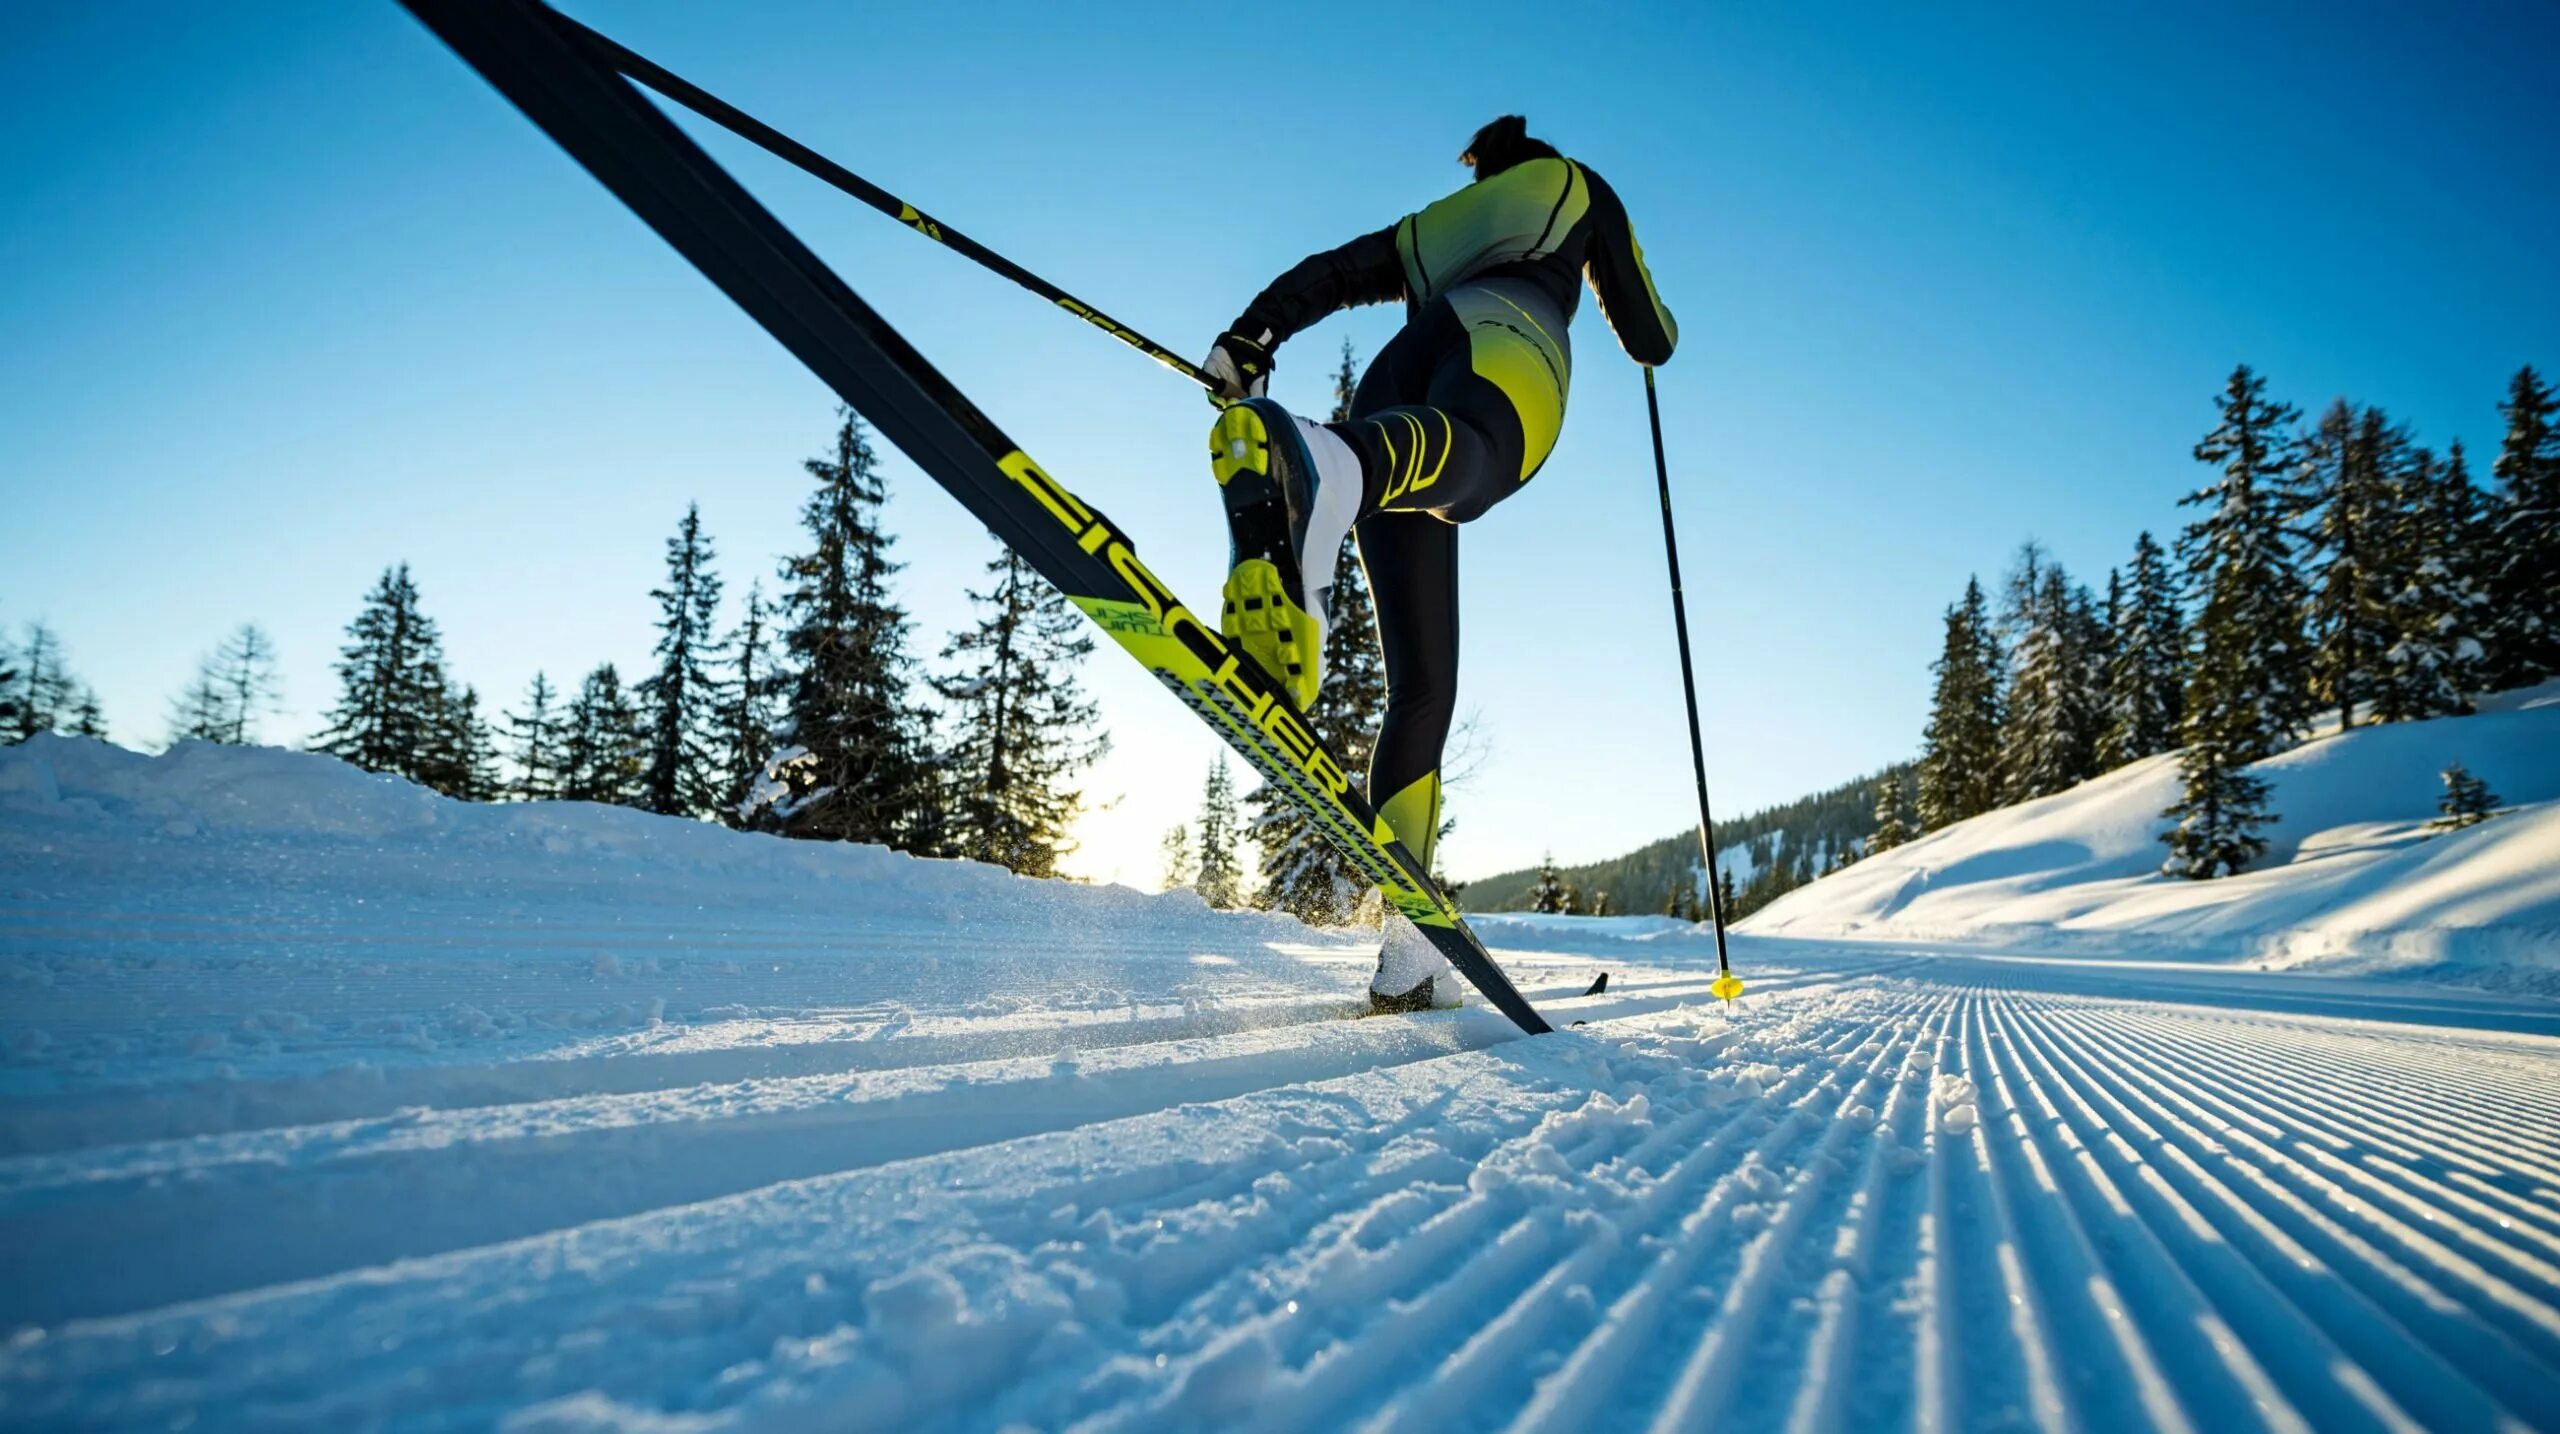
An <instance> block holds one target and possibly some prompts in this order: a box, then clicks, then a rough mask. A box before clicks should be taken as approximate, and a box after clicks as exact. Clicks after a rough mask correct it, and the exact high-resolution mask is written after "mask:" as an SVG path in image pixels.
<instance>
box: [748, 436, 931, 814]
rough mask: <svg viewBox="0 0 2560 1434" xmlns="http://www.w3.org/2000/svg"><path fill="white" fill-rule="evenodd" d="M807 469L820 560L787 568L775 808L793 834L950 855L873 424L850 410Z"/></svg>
mask: <svg viewBox="0 0 2560 1434" xmlns="http://www.w3.org/2000/svg"><path fill="white" fill-rule="evenodd" d="M806 467H807V469H808V471H809V476H810V477H812V478H815V479H817V480H818V491H817V492H816V493H814V494H812V495H811V496H810V498H809V502H808V505H807V506H806V507H805V508H803V509H802V510H801V523H802V525H803V526H805V527H806V528H807V529H808V530H809V536H810V538H811V539H812V540H813V546H812V548H811V550H810V551H809V552H808V553H806V554H804V555H802V556H800V557H796V558H792V559H790V560H789V561H787V562H785V563H784V564H783V567H782V574H783V577H784V578H785V579H786V580H787V581H788V583H789V587H788V588H786V589H785V591H784V593H783V596H782V611H783V614H784V616H785V617H786V618H788V620H789V624H790V625H789V628H788V630H787V632H786V633H785V636H784V645H785V648H786V650H788V651H789V653H790V654H791V659H792V661H793V663H794V664H795V667H796V670H795V672H794V675H793V682H792V688H791V696H790V706H789V716H788V718H787V731H785V732H783V733H780V734H777V736H778V738H779V740H782V741H784V742H785V743H787V744H788V745H789V746H790V747H792V748H794V749H797V754H798V755H797V758H796V760H794V761H793V762H791V763H789V764H788V765H787V766H786V767H784V769H783V770H782V771H781V772H780V773H779V775H780V776H781V778H782V780H783V781H784V782H785V784H786V785H787V786H788V789H789V792H788V795H787V796H785V797H783V798H782V799H780V800H779V801H777V802H776V803H774V804H773V808H772V810H773V811H774V814H775V815H776V817H778V818H779V820H780V823H781V830H782V833H783V835H785V836H792V837H806V838H814V839H818V840H829V841H865V842H878V843H880V844H882V845H885V846H892V847H896V848H898V849H900V850H902V851H912V852H917V853H920V854H926V855H939V854H941V852H942V851H943V850H944V846H945V833H944V830H943V826H944V811H943V793H942V789H941V784H940V782H939V781H938V779H937V776H936V773H935V771H934V768H933V763H932V760H931V745H930V738H931V732H930V726H929V719H928V717H927V716H926V714H925V712H924V711H923V709H922V708H920V707H919V706H917V704H916V702H915V700H914V697H913V696H912V694H911V692H910V681H911V673H912V670H913V667H914V662H913V659H911V658H910V657H909V656H908V655H907V629H908V622H907V615H906V612H905V610H904V609H902V608H900V607H899V606H898V605H897V604H896V603H895V602H893V601H891V599H890V596H889V577H890V575H891V574H892V573H895V572H896V571H897V570H898V568H899V566H900V565H899V564H897V563H893V562H891V561H890V560H889V547H890V544H891V542H892V539H891V538H890V536H889V534H888V533H887V532H886V531H885V530H884V529H883V528H882V527H881V525H880V509H881V505H882V504H883V503H885V502H886V501H887V499H888V486H887V484H886V483H885V482H884V481H883V480H882V478H881V476H880V471H879V469H880V460H879V455H878V454H877V453H875V452H874V451H873V449H872V447H871V440H870V437H869V435H868V433H867V432H866V430H865V428H864V426H863V423H862V420H861V419H860V418H859V417H857V416H855V414H854V412H853V411H852V410H851V409H849V408H848V409H843V410H841V411H840V413H839V422H838V425H837V428H836V437H835V446H834V448H833V450H832V451H831V452H830V453H829V454H828V455H827V456H826V457H823V458H813V459H810V460H809V461H808V463H807V464H806Z"/></svg>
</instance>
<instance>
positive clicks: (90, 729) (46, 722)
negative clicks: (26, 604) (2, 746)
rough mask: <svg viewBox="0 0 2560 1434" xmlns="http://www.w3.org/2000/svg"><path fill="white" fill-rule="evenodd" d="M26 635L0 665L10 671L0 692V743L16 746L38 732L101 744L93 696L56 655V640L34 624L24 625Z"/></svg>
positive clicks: (102, 726) (102, 727) (102, 724)
mask: <svg viewBox="0 0 2560 1434" xmlns="http://www.w3.org/2000/svg"><path fill="white" fill-rule="evenodd" d="M26 630H27V645H26V647H25V648H24V649H22V650H21V651H20V652H19V653H18V655H17V656H16V658H14V659H11V660H9V661H0V667H11V666H13V665H14V667H15V669H16V675H15V676H13V677H11V678H9V679H8V681H7V688H6V691H5V692H0V697H5V698H6V701H5V702H0V706H5V707H6V708H7V710H8V717H7V725H6V726H0V741H12V742H22V741H25V740H26V739H27V738H29V737H32V736H34V735H35V734H37V733H38V732H57V731H58V732H67V733H69V734H71V735H72V736H74V737H97V738H102V739H103V738H104V737H105V736H106V735H107V722H106V718H105V716H104V715H103V714H102V713H101V712H100V711H99V708H98V694H97V693H96V692H94V691H92V690H91V689H90V688H89V687H88V686H87V684H85V683H83V682H81V681H80V679H78V678H77V677H74V676H72V675H71V668H70V665H69V663H68V662H67V661H66V660H65V659H64V657H63V655H62V639H61V638H59V637H57V636H56V635H55V634H54V631H53V629H52V628H50V627H47V626H45V625H44V624H43V623H40V622H31V623H28V624H27V629H26Z"/></svg>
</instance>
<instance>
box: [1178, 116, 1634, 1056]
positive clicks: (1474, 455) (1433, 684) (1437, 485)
mask: <svg viewBox="0 0 2560 1434" xmlns="http://www.w3.org/2000/svg"><path fill="white" fill-rule="evenodd" d="M1458 159H1459V162H1460V163H1461V164H1464V165H1466V166H1467V167H1469V168H1470V169H1472V170H1473V171H1474V172H1475V178H1474V181H1473V182H1472V183H1470V184H1469V185H1468V186H1467V187H1466V188H1464V189H1461V190H1459V191H1458V192H1457V193H1455V194H1452V195H1449V196H1448V197H1447V198H1445V199H1442V200H1440V201H1439V202H1437V203H1435V204H1432V205H1431V206H1429V207H1428V208H1425V209H1423V210H1421V211H1419V212H1417V213H1414V214H1409V215H1407V216H1405V217H1404V218H1403V219H1400V220H1398V221H1397V222H1396V223H1394V224H1391V225H1389V226H1388V227H1386V228H1384V229H1381V230H1379V231H1377V232H1376V233H1374V234H1365V235H1362V236H1361V237H1360V238H1357V239H1354V240H1352V241H1351V242H1350V243H1348V244H1345V245H1343V246H1342V247H1340V248H1338V249H1330V250H1327V251H1325V252H1324V253H1321V254H1315V255H1311V256H1309V257H1308V258H1307V259H1305V260H1303V261H1301V262H1300V263H1299V264H1298V265H1297V266H1296V267H1295V268H1293V269H1291V270H1289V272H1287V273H1285V274H1283V275H1281V276H1280V277H1279V278H1278V279H1276V280H1274V281H1272V284H1271V286H1270V287H1269V288H1267V289H1264V290H1263V291H1262V293H1261V294H1260V295H1259V296H1258V297H1256V298H1255V299H1254V301H1253V302H1252V303H1251V304H1250V305H1248V306H1246V308H1245V311H1244V313H1243V314H1242V315H1241V316H1240V317H1238V318H1237V319H1236V321H1235V322H1234V323H1233V324H1231V325H1229V326H1228V330H1227V332H1225V333H1223V334H1221V335H1219V336H1218V340H1217V343H1216V344H1215V345H1214V346H1213V347H1211V349H1210V350H1209V357H1208V358H1207V360H1205V361H1204V362H1203V363H1202V364H1201V365H1200V368H1201V371H1202V372H1203V373H1204V374H1205V375H1207V376H1208V378H1209V380H1210V383H1211V385H1212V397H1213V400H1217V401H1225V402H1227V403H1228V404H1229V406H1228V407H1226V408H1224V409H1223V410H1222V411H1221V412H1220V413H1219V415H1218V421H1217V425H1216V426H1215V427H1214V428H1212V429H1211V430H1210V434H1209V463H1210V469H1211V471H1212V472H1213V473H1214V474H1215V475H1216V477H1217V480H1218V485H1219V488H1220V490H1221V493H1222V495H1223V497H1224V500H1225V503H1226V510H1227V525H1228V533H1229V539H1230V552H1229V558H1228V564H1229V569H1230V571H1229V573H1228V576H1227V583H1226V593H1225V603H1224V607H1223V612H1222V617H1221V621H1220V624H1219V625H1220V627H1221V629H1222V630H1223V631H1224V632H1225V634H1226V636H1227V637H1228V638H1229V639H1230V640H1231V641H1233V642H1234V643H1235V644H1236V645H1237V646H1238V647H1240V648H1242V649H1243V651H1244V652H1245V654H1246V655H1247V656H1248V657H1250V658H1252V659H1253V661H1254V662H1255V663H1256V664H1258V665H1259V666H1260V667H1261V668H1262V669H1263V670H1264V671H1265V672H1267V673H1269V674H1270V676H1271V678H1272V680H1273V681H1274V682H1277V683H1278V684H1279V685H1280V687H1281V688H1282V690H1284V691H1286V692H1288V693H1289V694H1290V696H1291V697H1292V698H1294V699H1295V700H1296V701H1297V704H1298V705H1299V707H1301V708H1307V707H1310V706H1312V705H1313V704H1314V702H1315V697H1316V692H1317V689H1318V687H1319V686H1320V684H1321V683H1322V681H1323V676H1324V674H1323V670H1322V659H1323V652H1324V633H1325V622H1326V602H1327V599H1328V597H1329V596H1330V595H1331V588H1332V583H1333V574H1334V559H1335V555H1336V554H1337V553H1339V552H1340V551H1341V548H1342V541H1343V537H1344V535H1345V534H1347V533H1349V532H1351V531H1353V529H1354V528H1355V526H1356V528H1357V530H1358V532H1359V536H1360V561H1361V564H1362V567H1363V570H1364V571H1366V572H1367V574H1368V577H1369V588H1370V591H1371V593H1372V594H1373V595H1374V597H1375V599H1376V603H1377V611H1378V642H1379V647H1380V649H1381V654H1382V656H1383V657H1384V658H1385V661H1386V672H1387V710H1386V716H1385V719H1384V721H1383V722H1382V724H1381V726H1380V729H1379V732H1378V743H1377V749H1376V751H1375V752H1374V753H1373V754H1372V756H1371V758H1370V763H1369V797H1370V800H1371V801H1373V802H1375V803H1376V804H1377V810H1378V814H1379V815H1380V816H1381V817H1383V818H1385V819H1386V822H1387V825H1388V826H1389V827H1390V828H1392V829H1393V830H1394V832H1395V834H1396V837H1397V839H1398V840H1400V841H1402V842H1403V843H1404V845H1405V847H1406V849H1407V850H1409V851H1411V852H1412V853H1413V854H1414V856H1415V857H1416V858H1417V859H1418V860H1419V861H1420V862H1421V863H1422V867H1423V870H1425V871H1426V872H1427V871H1429V870H1430V869H1431V858H1432V847H1433V845H1434V843H1435V841H1436V839H1437V838H1438V836H1439V833H1440V750H1441V747H1442V746H1443V745H1444V744H1445V743H1446V742H1447V740H1448V736H1449V723H1450V719H1451V717H1452V716H1453V714H1454V713H1455V712H1456V709H1457V676H1458V528H1457V525H1458V524H1461V523H1468V522H1472V521H1474V520H1475V519H1477V518H1479V517H1482V516H1483V515H1484V514H1485V513H1486V512H1487V511H1489V510H1490V509H1491V508H1492V507H1493V506H1494V505H1495V504H1496V503H1499V502H1501V501H1502V500H1503V499H1504V498H1506V497H1508V496H1510V495H1511V494H1512V493H1513V492H1515V491H1517V490H1518V489H1519V488H1520V487H1521V485H1523V484H1525V483H1527V482H1528V481H1529V479H1530V478H1531V477H1532V476H1533V475H1535V474H1536V473H1537V471H1538V467H1539V465H1540V464H1542V463H1544V462H1546V459H1547V454H1548V453H1549V452H1550V451H1551V450H1552V449H1553V448H1554V447H1555V442H1556V433H1557V430H1558V429H1559V428H1560V427H1561V426H1562V425H1563V423H1564V408H1565V394H1566V390H1567V389H1568V388H1569V386H1570V385H1571V382H1572V354H1571V350H1570V349H1569V348H1568V347H1567V344H1566V338H1565V328H1566V325H1567V324H1568V323H1570V322H1571V321H1572V319H1573V312H1574V308H1575V306H1576V304H1577V303H1578V302H1579V300H1580V298H1581V294H1580V292H1579V290H1580V283H1581V281H1582V280H1583V279H1584V278H1586V277H1587V278H1588V279H1589V281H1590V284H1591V291H1592V293H1593V294H1594V295H1595V296H1596V297H1597V298H1598V299H1599V302H1600V309H1601V313H1602V315H1603V317H1605V318H1606V319H1607V320H1608V321H1609V326H1610V328H1612V329H1613V330H1615V331H1616V333H1617V336H1618V342H1619V344H1620V346H1621V347H1623V348H1624V349H1625V350H1626V351H1627V355H1628V357H1630V358H1633V359H1634V360H1635V361H1636V362H1638V363H1641V364H1646V365H1655V364H1660V363H1662V362H1664V361H1665V360H1667V359H1669V358H1670V357H1671V350H1672V347H1673V345H1674V344H1675V343H1676V342H1677V341H1678V338H1679V329H1678V327H1677V326H1676V325H1675V324H1674V323H1673V322H1672V320H1671V311H1670V310H1669V309H1667V308H1665V307H1663V304H1662V300H1661V299H1660V297H1658V296H1657V295H1656V294H1655V293H1654V289H1653V277H1652V275H1651V274H1649V273H1648V272H1647V271H1646V269H1645V264H1644V252H1643V251H1642V250H1641V249H1639V248H1637V247H1636V241H1635V235H1634V234H1633V233H1632V232H1631V231H1630V230H1629V229H1628V226H1627V212H1626V210H1625V208H1624V207H1623V206H1621V205H1620V204H1619V202H1618V196H1617V195H1616V193H1614V192H1613V191H1611V189H1610V188H1609V186H1608V184H1607V183H1606V182H1604V181H1603V180H1602V179H1601V178H1600V176H1599V175H1597V174H1595V173H1593V172H1592V171H1591V170H1590V169H1589V168H1587V167H1585V166H1584V165H1582V164H1580V163H1578V162H1576V161H1574V160H1570V159H1567V158H1565V157H1564V156H1563V155H1562V154H1560V153H1558V152H1557V151H1556V149H1555V147H1554V146H1552V145H1550V144H1547V143H1546V142H1545V141H1543V140H1538V139H1533V138H1531V137H1530V136H1529V132H1528V124H1527V121H1525V120H1523V119H1522V118H1521V117H1520V116H1518V115H1504V116H1502V117H1501V118H1500V119H1497V120H1495V121H1494V122H1493V123H1491V124H1489V125H1486V126H1485V127H1484V128H1483V129H1480V130H1478V131H1476V135H1475V138H1474V139H1473V140H1472V141H1470V142H1469V143H1468V145H1467V148H1466V152H1465V153H1463V154H1461V155H1460V156H1459V157H1458ZM1389 299H1402V300H1404V304H1405V326H1404V329H1403V330H1402V331H1401V332H1399V333H1398V334H1397V335H1396V336H1395V338H1394V339H1392V340H1391V341H1389V342H1388V344H1387V345H1386V347H1385V348H1383V349H1380V350H1379V351H1378V356H1377V358H1376V360H1375V361H1374V362H1372V363H1371V364H1370V365H1369V371H1368V372H1367V373H1366V374H1363V375H1362V376H1361V379H1360V386H1359V389H1358V391H1357V392H1356V393H1355V394H1354V395H1353V397H1352V401H1351V414H1352V416H1351V418H1350V420H1349V421H1348V422H1344V423H1334V424H1320V423H1314V422H1310V421H1309V420H1306V419H1303V418H1299V417H1296V416H1295V415H1293V414H1291V413H1290V412H1289V411H1288V410H1287V409H1285V408H1282V407H1281V406H1280V405H1279V404H1277V403H1275V402H1273V401H1272V400H1271V399H1269V398H1266V397H1264V396H1263V395H1264V391H1265V389H1266V388H1267V386H1268V385H1269V382H1270V377H1271V365H1272V353H1273V351H1274V350H1276V349H1278V348H1279V347H1280V345H1281V344H1283V343H1285V342H1287V341H1288V339H1289V337H1290V336H1291V335H1293V334H1296V333H1298V332H1300V331H1301V330H1303V329H1306V328H1308V327H1309V326H1311V325H1313V324H1314V323H1316V322H1317V321H1318V320H1320V319H1322V318H1324V317H1325V316H1327V315H1329V314H1331V313H1333V312H1335V311H1336V310H1339V309H1345V308H1349V307H1352V306H1354V305H1358V304H1376V303H1383V302H1385V301H1387V300H1389ZM1369 999H1370V1003H1371V1005H1372V1006H1373V1007H1375V1008H1376V1009H1378V1010H1382V1011H1410V1010H1420V1009H1422V1008H1424V1007H1427V1006H1432V1005H1455V1004H1457V1001H1458V982H1457V980H1456V977H1455V973H1453V972H1450V971H1449V968H1448V963H1447V962H1446V961H1445V960H1444V959H1443V958H1442V957H1441V956H1440V954H1439V952H1438V951H1436V950H1435V949H1433V947H1432V946H1431V945H1430V943H1429V942H1428V941H1426V940H1425V939H1424V938H1423V937H1422V935H1421V933H1420V932H1418V931H1417V930H1415V929H1414V927H1413V925H1412V923H1411V922H1409V921H1407V920H1405V918H1404V917H1403V916H1402V915H1390V917H1389V918H1388V923H1387V936H1386V942H1385V945H1384V946H1383V948H1382V949H1381V950H1380V951H1379V954H1378V969H1377V973H1376V974H1375V975H1374V976H1373V977H1371V979H1370V982H1369Z"/></svg>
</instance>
